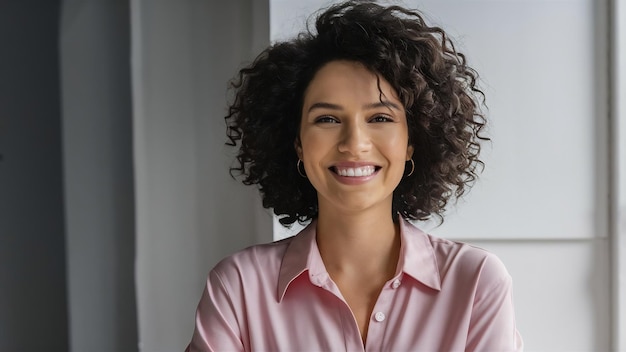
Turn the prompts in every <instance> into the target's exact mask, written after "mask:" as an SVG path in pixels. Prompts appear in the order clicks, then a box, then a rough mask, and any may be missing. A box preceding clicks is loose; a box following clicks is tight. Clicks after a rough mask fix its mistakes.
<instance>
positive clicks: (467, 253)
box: [427, 235, 511, 286]
mask: <svg viewBox="0 0 626 352" xmlns="http://www.w3.org/2000/svg"><path fill="white" fill-rule="evenodd" d="M427 236H428V239H429V241H430V243H431V245H432V247H433V251H434V254H435V258H436V260H437V265H438V267H439V271H440V275H441V277H442V279H443V278H444V277H445V276H453V277H457V278H458V277H465V278H470V279H471V280H472V281H473V282H474V283H475V284H477V285H479V286H495V285H498V284H501V283H503V282H509V281H510V280H511V277H510V275H509V273H508V271H507V269H506V267H505V265H504V263H503V262H502V260H500V258H499V257H498V256H497V255H496V254H494V253H492V252H489V251H487V250H485V249H483V248H480V247H477V246H475V245H472V244H468V243H463V242H455V241H450V240H447V239H443V238H439V237H436V236H432V235H427Z"/></svg>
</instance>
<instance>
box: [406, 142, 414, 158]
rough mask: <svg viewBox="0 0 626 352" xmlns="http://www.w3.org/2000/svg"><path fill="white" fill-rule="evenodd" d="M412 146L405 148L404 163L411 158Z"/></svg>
mask: <svg viewBox="0 0 626 352" xmlns="http://www.w3.org/2000/svg"><path fill="white" fill-rule="evenodd" d="M413 151H414V150H413V146H412V145H410V144H409V146H408V147H406V161H409V160H411V159H412V158H413Z"/></svg>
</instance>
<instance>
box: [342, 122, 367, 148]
mask: <svg viewBox="0 0 626 352" xmlns="http://www.w3.org/2000/svg"><path fill="white" fill-rule="evenodd" d="M371 146H372V141H371V139H370V136H369V133H368V132H367V126H363V124H361V123H356V122H352V123H344V124H343V126H342V130H341V140H340V141H339V145H338V149H339V152H341V153H348V154H352V155H358V154H360V153H363V152H367V151H369V150H370V149H371Z"/></svg>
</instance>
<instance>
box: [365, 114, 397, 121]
mask: <svg viewBox="0 0 626 352" xmlns="http://www.w3.org/2000/svg"><path fill="white" fill-rule="evenodd" d="M370 122H393V119H392V118H391V117H389V116H386V115H376V116H374V117H373V118H372V119H371V120H370Z"/></svg>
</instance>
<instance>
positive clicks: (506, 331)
mask: <svg viewBox="0 0 626 352" xmlns="http://www.w3.org/2000/svg"><path fill="white" fill-rule="evenodd" d="M483 264H484V266H483V270H482V272H481V277H480V279H479V282H478V286H477V291H476V296H475V299H474V305H473V307H472V315H471V318H470V328H469V332H468V337H467V346H466V348H465V351H467V352H479V351H502V352H504V351H515V352H521V351H523V341H522V339H521V336H520V334H519V332H518V331H517V327H516V325H515V312H514V308H513V297H512V279H511V276H510V275H509V274H508V272H507V271H506V268H505V267H504V264H502V262H501V261H500V260H499V259H498V258H496V257H495V256H490V257H488V258H487V259H486V260H485V262H484V263H483Z"/></svg>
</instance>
